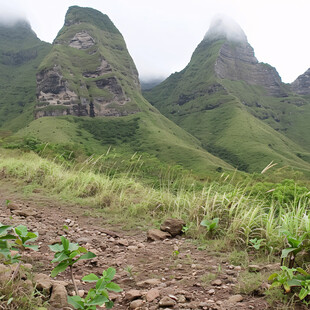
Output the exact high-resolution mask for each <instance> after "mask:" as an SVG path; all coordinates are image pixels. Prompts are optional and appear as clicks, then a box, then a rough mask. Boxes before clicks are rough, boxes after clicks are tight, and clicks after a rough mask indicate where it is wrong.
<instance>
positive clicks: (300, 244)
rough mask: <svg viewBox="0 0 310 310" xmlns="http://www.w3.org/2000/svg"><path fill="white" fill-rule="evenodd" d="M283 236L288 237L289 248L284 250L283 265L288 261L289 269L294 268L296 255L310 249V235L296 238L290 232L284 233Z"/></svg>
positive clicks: (306, 234) (305, 234)
mask: <svg viewBox="0 0 310 310" xmlns="http://www.w3.org/2000/svg"><path fill="white" fill-rule="evenodd" d="M282 234H283V235H285V236H286V240H287V243H288V245H289V247H288V248H285V249H283V250H282V255H281V265H284V264H285V261H286V260H287V265H288V267H289V268H293V267H294V264H295V258H296V255H297V254H298V253H299V252H301V251H302V250H305V249H309V239H308V233H304V234H302V235H301V236H294V235H293V234H292V233H290V232H289V231H282Z"/></svg>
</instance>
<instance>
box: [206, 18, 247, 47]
mask: <svg viewBox="0 0 310 310" xmlns="http://www.w3.org/2000/svg"><path fill="white" fill-rule="evenodd" d="M221 37H225V38H226V39H227V40H229V41H237V42H247V37H246V35H245V33H244V31H243V30H242V29H241V27H240V26H239V25H238V24H237V23H236V22H235V21H234V20H233V19H232V18H230V17H228V16H226V15H223V14H218V15H216V16H215V17H213V19H212V21H211V24H210V28H209V30H208V32H207V33H206V35H205V39H206V38H208V39H216V38H221Z"/></svg>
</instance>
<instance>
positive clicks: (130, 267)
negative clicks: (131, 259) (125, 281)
mask: <svg viewBox="0 0 310 310" xmlns="http://www.w3.org/2000/svg"><path fill="white" fill-rule="evenodd" d="M133 268H134V267H133V266H131V265H128V266H126V267H125V268H124V270H125V271H126V272H127V274H128V276H129V278H130V279H133V276H134V274H133Z"/></svg>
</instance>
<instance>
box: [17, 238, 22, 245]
mask: <svg viewBox="0 0 310 310" xmlns="http://www.w3.org/2000/svg"><path fill="white" fill-rule="evenodd" d="M15 243H16V244H18V245H23V241H22V240H21V239H16V240H15Z"/></svg>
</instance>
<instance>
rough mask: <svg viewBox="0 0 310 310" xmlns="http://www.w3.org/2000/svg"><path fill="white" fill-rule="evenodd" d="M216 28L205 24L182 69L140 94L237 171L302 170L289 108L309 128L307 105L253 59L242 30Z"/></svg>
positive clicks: (299, 134)
mask: <svg viewBox="0 0 310 310" xmlns="http://www.w3.org/2000/svg"><path fill="white" fill-rule="evenodd" d="M216 27H217V26H216ZM216 29H217V28H216ZM216 29H215V30H214V29H213V30H212V29H211V30H210V29H209V31H208V32H207V35H206V36H205V37H204V38H203V40H202V41H201V43H200V44H199V45H198V46H197V48H196V49H195V51H194V52H193V55H192V57H191V60H190V62H189V64H188V65H187V66H186V67H185V68H184V69H183V70H182V71H180V72H178V73H175V74H173V75H171V76H170V77H168V78H167V79H166V80H165V81H164V82H162V83H161V84H159V85H157V86H155V87H154V88H153V89H151V90H150V91H145V92H144V95H145V97H146V99H147V100H148V101H150V102H151V104H152V105H154V106H155V107H157V108H158V109H159V110H160V111H161V113H163V114H164V115H165V116H167V117H168V118H170V119H171V120H173V121H174V122H176V123H177V124H178V125H179V126H181V127H182V128H184V129H185V130H187V131H188V132H190V133H191V134H193V135H194V136H195V137H197V138H198V139H199V140H200V141H201V142H202V144H203V146H204V148H205V149H206V150H208V151H209V152H211V153H213V154H214V155H216V156H218V157H220V158H222V159H224V160H226V161H227V162H229V163H230V164H232V165H233V166H235V167H238V168H239V169H241V170H245V171H259V170H262V169H263V168H264V167H265V166H266V165H267V164H268V163H269V162H270V161H276V162H278V163H279V164H280V165H290V166H294V167H297V166H298V169H306V170H308V169H309V155H308V149H304V146H303V142H302V140H303V139H304V137H303V135H304V129H303V128H301V126H300V125H299V126H298V122H299V121H297V116H296V119H293V120H292V117H291V113H293V112H292V111H294V113H295V114H298V118H303V120H302V123H303V124H305V127H306V132H309V133H310V128H309V126H308V125H306V117H305V114H304V113H306V114H307V113H308V110H307V111H301V110H302V109H308V106H309V104H308V103H307V100H305V99H304V98H301V97H300V96H299V95H298V94H294V93H292V91H291V89H290V87H289V85H286V84H284V83H282V81H281V78H280V76H279V74H278V73H277V71H276V69H275V68H273V67H271V66H270V65H267V64H264V63H259V62H258V61H257V59H256V57H255V54H254V50H253V48H252V47H251V46H250V45H249V43H248V42H247V41H245V39H246V36H245V35H244V36H243V37H242V39H241V40H228V39H227V38H226V37H225V36H223V33H222V31H221V32H220V33H219V34H218V35H217V34H216ZM210 33H211V34H212V35H211V37H210V36H209V35H208V34H210ZM301 107H303V108H301ZM292 122H294V124H295V125H296V128H298V130H296V128H295V129H294V127H293V126H292ZM292 128H293V129H292ZM291 139H293V140H291ZM241 141H242V142H241ZM254 142H255V143H256V146H255V145H254V144H253V143H254ZM297 153H298V154H304V155H302V156H301V157H302V158H303V159H302V158H301V157H300V156H297ZM304 160H305V161H304Z"/></svg>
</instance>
